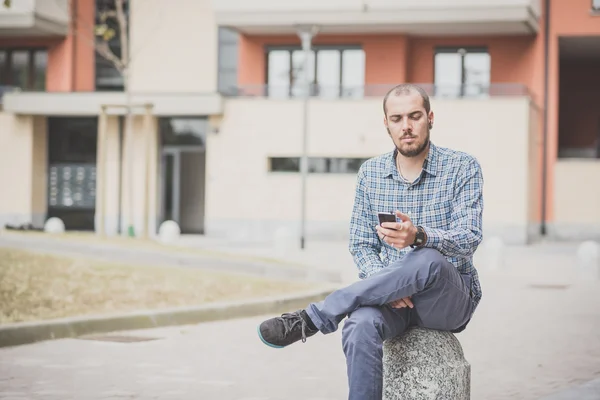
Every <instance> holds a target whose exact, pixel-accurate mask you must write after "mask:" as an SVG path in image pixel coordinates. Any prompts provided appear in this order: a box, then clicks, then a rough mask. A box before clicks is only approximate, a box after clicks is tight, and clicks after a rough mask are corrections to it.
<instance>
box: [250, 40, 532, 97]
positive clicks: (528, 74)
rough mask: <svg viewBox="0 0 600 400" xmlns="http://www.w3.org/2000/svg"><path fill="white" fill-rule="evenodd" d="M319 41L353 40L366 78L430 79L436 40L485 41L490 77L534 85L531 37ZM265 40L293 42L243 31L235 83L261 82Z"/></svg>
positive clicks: (441, 42)
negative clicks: (362, 53) (359, 48)
mask: <svg viewBox="0 0 600 400" xmlns="http://www.w3.org/2000/svg"><path fill="white" fill-rule="evenodd" d="M314 44H315V45H319V44H356V45H360V46H362V48H363V49H364V51H365V57H366V66H365V84H367V85H368V84H390V85H392V84H396V83H400V82H406V81H411V82H418V83H431V82H433V55H434V51H435V47H437V46H484V47H488V48H489V51H490V55H491V59H492V71H491V74H492V82H495V83H503V82H504V83H522V84H525V85H527V86H528V87H531V86H534V72H533V68H532V66H533V63H534V59H535V57H534V52H535V45H536V40H535V37H529V36H516V37H515V36H513V37H489V38H483V39H477V38H471V37H463V38H445V37H434V38H426V39H425V38H408V37H406V36H402V35H362V36H355V35H347V36H326V35H322V36H317V37H316V38H315V41H314ZM268 45H297V46H300V41H299V39H298V38H297V37H295V36H285V37H284V36H274V37H269V36H253V37H248V36H242V37H241V40H240V49H239V57H240V62H239V65H240V68H239V72H238V80H239V84H240V85H250V84H254V85H258V84H264V83H265V80H266V76H265V70H266V66H265V62H266V59H265V52H264V48H265V46H268Z"/></svg>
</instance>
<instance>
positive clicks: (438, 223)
mask: <svg viewBox="0 0 600 400" xmlns="http://www.w3.org/2000/svg"><path fill="white" fill-rule="evenodd" d="M395 156H396V151H394V152H390V153H386V154H383V155H381V156H378V157H375V158H371V159H369V160H367V161H366V162H365V163H364V164H363V165H362V166H361V167H360V170H359V171H358V179H357V186H356V198H355V201H354V208H353V211H352V218H351V222H350V253H351V254H352V256H353V258H354V262H355V263H356V265H357V267H358V269H359V271H360V272H359V277H360V278H361V279H364V278H366V277H368V276H370V275H371V274H373V273H374V272H377V271H379V270H380V269H382V268H385V267H386V266H388V265H390V263H393V262H394V261H397V260H400V259H402V258H403V257H404V256H405V255H406V253H408V252H409V251H411V250H412V249H411V248H410V247H407V248H404V249H396V248H394V247H391V246H389V245H388V244H387V243H385V242H382V241H381V240H380V239H379V237H378V236H377V231H376V230H375V226H376V225H377V224H379V220H378V218H377V213H378V212H390V211H395V210H398V211H401V212H403V213H405V214H407V215H408V216H409V217H410V219H411V220H412V222H413V224H414V225H415V226H417V225H420V226H422V227H423V229H424V230H425V233H426V234H427V242H426V244H425V247H432V248H434V249H437V250H439V251H440V252H441V253H442V254H443V255H444V256H445V257H446V258H447V259H448V261H450V262H451V263H452V264H454V266H456V268H457V269H458V271H459V272H461V273H468V274H470V275H471V277H472V286H471V292H472V296H473V300H474V303H475V306H477V305H478V304H479V300H480V299H481V285H480V283H479V278H478V275H477V271H476V269H475V267H474V265H473V253H474V252H475V250H476V249H477V246H478V245H479V243H481V240H482V232H481V216H482V212H483V196H482V190H483V176H482V173H481V167H480V166H479V163H478V162H477V160H476V159H475V158H474V157H472V156H470V155H468V154H466V153H462V152H459V151H455V150H451V149H447V148H443V147H436V146H435V145H433V143H431V145H430V150H429V154H428V156H427V158H426V160H425V163H424V164H423V172H421V175H420V176H419V178H417V179H416V180H415V181H414V182H412V183H407V182H405V181H404V180H403V179H402V177H401V176H400V174H399V173H398V169H397V168H396V162H395Z"/></svg>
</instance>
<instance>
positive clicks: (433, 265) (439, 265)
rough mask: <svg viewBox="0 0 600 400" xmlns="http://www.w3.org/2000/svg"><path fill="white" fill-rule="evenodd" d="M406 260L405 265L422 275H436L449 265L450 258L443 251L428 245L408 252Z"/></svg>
mask: <svg viewBox="0 0 600 400" xmlns="http://www.w3.org/2000/svg"><path fill="white" fill-rule="evenodd" d="M404 261H405V266H404V267H408V268H412V269H414V270H415V273H417V274H418V275H420V276H432V275H436V274H437V273H439V272H440V271H441V270H442V269H444V268H445V267H447V266H448V265H449V262H448V260H447V259H446V257H444V256H443V255H442V253H440V252H439V251H438V250H436V249H431V248H427V247H425V248H420V249H416V250H414V251H412V252H410V253H408V255H407V256H406V258H405V260H404Z"/></svg>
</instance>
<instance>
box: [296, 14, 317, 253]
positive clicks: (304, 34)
mask: <svg viewBox="0 0 600 400" xmlns="http://www.w3.org/2000/svg"><path fill="white" fill-rule="evenodd" d="M317 32H318V27H317V26H314V25H313V26H305V27H300V28H298V36H300V40H301V41H302V50H303V52H304V68H303V70H304V74H303V82H302V87H303V88H304V90H303V92H304V93H303V101H302V108H303V110H302V111H303V115H302V158H301V159H300V174H301V176H302V194H301V209H302V211H301V216H300V248H301V249H302V250H304V247H305V244H306V179H307V177H308V98H309V97H310V78H309V75H308V73H309V68H310V58H309V57H310V51H311V47H312V40H313V38H314V37H315V35H316V34H317Z"/></svg>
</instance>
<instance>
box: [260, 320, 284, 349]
mask: <svg viewBox="0 0 600 400" xmlns="http://www.w3.org/2000/svg"><path fill="white" fill-rule="evenodd" d="M256 332H257V333H258V337H259V338H260V340H261V341H262V342H263V343H264V344H266V345H267V346H269V347H272V348H274V349H283V348H284V346H277V345H274V344H271V343H269V342H267V341H266V340H265V338H264V337H263V336H262V334H261V333H260V325H259V326H257V327H256Z"/></svg>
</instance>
